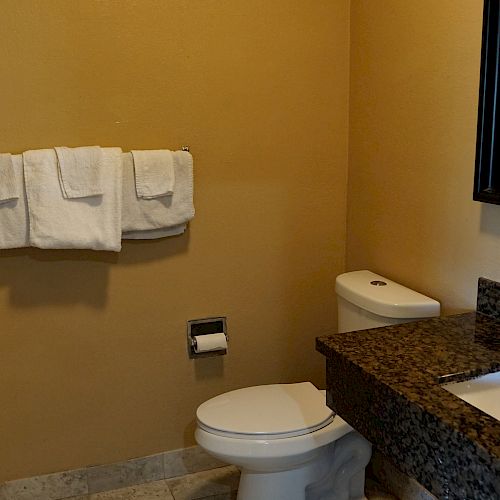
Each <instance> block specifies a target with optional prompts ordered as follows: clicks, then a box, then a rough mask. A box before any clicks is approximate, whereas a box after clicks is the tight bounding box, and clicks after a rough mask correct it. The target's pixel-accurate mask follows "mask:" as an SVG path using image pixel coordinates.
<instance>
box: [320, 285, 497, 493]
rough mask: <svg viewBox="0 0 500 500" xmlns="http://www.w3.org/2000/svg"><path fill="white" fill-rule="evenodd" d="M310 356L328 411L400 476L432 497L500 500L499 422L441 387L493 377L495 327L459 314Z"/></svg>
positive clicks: (323, 347)
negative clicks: (319, 363) (318, 369)
mask: <svg viewBox="0 0 500 500" xmlns="http://www.w3.org/2000/svg"><path fill="white" fill-rule="evenodd" d="M483 284H484V283H483ZM486 284H488V283H486ZM479 302H480V300H478V303H479ZM489 303H490V304H491V301H490V302H489ZM483 304H486V305H488V301H486V302H483ZM486 312H488V311H486ZM317 349H318V350H319V351H320V352H321V353H322V354H324V355H325V356H326V357H327V403H328V405H329V406H330V407H331V408H332V409H333V410H334V411H336V412H337V413H338V414H339V415H340V416H341V417H342V418H344V419H345V420H346V421H347V422H349V423H350V424H351V425H352V426H353V427H354V428H355V429H356V430H358V431H359V432H360V433H361V434H363V435H364V436H365V437H366V438H367V439H369V440H370V441H371V442H372V443H373V444H374V445H375V446H376V447H377V448H379V449H380V451H382V453H384V454H385V455H386V456H388V457H389V458H390V459H391V460H392V461H393V462H394V463H395V465H396V466H398V468H399V469H400V470H402V471H403V472H405V473H407V474H409V475H410V476H413V477H415V478H416V479H417V480H418V481H419V482H420V483H422V484H423V485H424V486H425V487H426V488H427V489H428V490H429V491H430V492H431V493H433V494H434V495H436V496H437V497H438V498H442V499H485V500H486V499H488V500H492V499H500V422H499V421H498V420H496V419H495V418H493V417H491V416H489V415H487V414H485V413H483V412H482V411H480V410H479V409H477V408H475V407H473V406H471V405H469V404H467V403H466V402H464V401H462V400H461V399H459V398H458V397H456V396H454V395H453V394H451V393H449V392H448V391H446V390H445V389H443V387H442V386H441V384H442V383H445V382H451V381H459V380H465V379H468V378H472V377H474V376H477V375H481V374H485V373H490V372H494V371H500V321H498V320H497V319H495V318H492V317H490V316H487V315H485V314H481V313H466V314H460V315H456V316H449V317H443V318H434V319H430V320H424V321H418V322H414V323H406V324H401V325H393V326H388V327H382V328H375V329H370V330H364V331H359V332H351V333H342V334H335V335H330V336H326V337H320V338H318V339H317Z"/></svg>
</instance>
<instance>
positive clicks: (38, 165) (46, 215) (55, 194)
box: [23, 148, 122, 252]
mask: <svg viewBox="0 0 500 500" xmlns="http://www.w3.org/2000/svg"><path fill="white" fill-rule="evenodd" d="M121 154H122V151H121V149H120V148H102V191H103V194H102V196H88V197H85V198H72V199H69V198H64V197H63V194H62V192H61V187H60V185H59V175H58V168H57V155H56V152H55V151H54V150H53V149H41V150H35V151H26V152H25V153H23V159H24V175H25V183H26V193H27V198H28V210H29V223H30V245H31V246H35V247H39V248H87V249H92V250H111V251H115V252H118V251H119V250H120V248H121V228H120V220H121V201H122V186H121Z"/></svg>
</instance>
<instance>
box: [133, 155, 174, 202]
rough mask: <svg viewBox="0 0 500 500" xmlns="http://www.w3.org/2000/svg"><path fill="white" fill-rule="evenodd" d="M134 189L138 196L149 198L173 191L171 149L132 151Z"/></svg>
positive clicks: (165, 194) (169, 193)
mask: <svg viewBox="0 0 500 500" xmlns="http://www.w3.org/2000/svg"><path fill="white" fill-rule="evenodd" d="M132 156H133V159H134V172H135V189H136V192H137V197H138V198H144V199H146V200H150V199H153V198H158V197H160V196H167V195H171V194H172V193H173V192H174V182H175V173H174V159H173V155H172V151H169V150H168V149H157V150H148V151H132Z"/></svg>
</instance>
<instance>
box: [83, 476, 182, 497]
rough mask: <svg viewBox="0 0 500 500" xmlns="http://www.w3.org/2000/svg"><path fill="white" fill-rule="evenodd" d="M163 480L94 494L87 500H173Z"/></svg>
mask: <svg viewBox="0 0 500 500" xmlns="http://www.w3.org/2000/svg"><path fill="white" fill-rule="evenodd" d="M173 498H174V497H173V496H172V494H171V493H170V490H169V488H168V485H167V482H166V481H165V480H161V481H154V482H152V483H145V484H139V485H137V486H128V487H127V488H120V489H117V490H113V491H103V492H102V493H94V494H93V495H90V496H89V497H88V500H173Z"/></svg>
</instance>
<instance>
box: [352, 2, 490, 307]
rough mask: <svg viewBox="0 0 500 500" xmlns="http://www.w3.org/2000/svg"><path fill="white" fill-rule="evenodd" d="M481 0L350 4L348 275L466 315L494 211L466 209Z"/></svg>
mask: <svg viewBox="0 0 500 500" xmlns="http://www.w3.org/2000/svg"><path fill="white" fill-rule="evenodd" d="M482 6H483V2H482V0H440V1H438V2H436V1H435V0H407V1H404V2H402V1H400V0H377V1H375V2H371V1H367V0H352V2H351V83H350V137H349V181H348V186H349V187H348V223H347V227H348V239H347V266H348V269H350V270H352V269H360V268H369V269H373V270H374V271H377V272H379V273H381V274H384V275H386V276H388V277H389V278H394V279H396V280H398V281H400V282H402V283H404V284H406V285H408V286H411V287H414V288H416V289H418V290H421V291H422V292H424V293H427V294H430V295H431V296H433V297H435V298H437V299H439V300H440V301H441V302H442V304H443V307H444V312H445V313H446V312H448V313H449V312H458V311H464V310H471V309H474V308H475V297H476V287H477V278H478V277H479V276H486V277H489V278H492V279H496V280H498V279H500V258H499V256H500V207H498V206H493V205H484V204H480V203H478V202H474V201H472V186H473V174H474V155H475V140H476V123H477V100H478V88H479V66H480V51H481V29H482Z"/></svg>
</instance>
